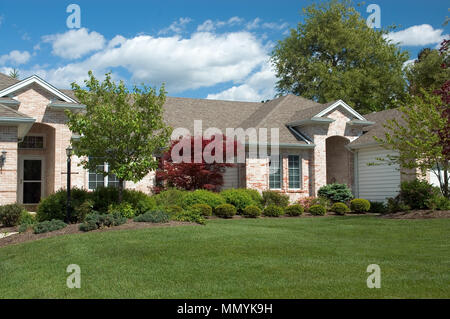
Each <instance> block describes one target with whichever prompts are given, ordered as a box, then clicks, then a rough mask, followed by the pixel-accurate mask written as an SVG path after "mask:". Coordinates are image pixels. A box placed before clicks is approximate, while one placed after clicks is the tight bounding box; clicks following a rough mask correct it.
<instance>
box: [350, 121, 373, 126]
mask: <svg viewBox="0 0 450 319" xmlns="http://www.w3.org/2000/svg"><path fill="white" fill-rule="evenodd" d="M347 124H348V125H355V126H356V125H361V126H369V125H374V124H375V122H371V121H361V120H351V121H348V122H347Z"/></svg>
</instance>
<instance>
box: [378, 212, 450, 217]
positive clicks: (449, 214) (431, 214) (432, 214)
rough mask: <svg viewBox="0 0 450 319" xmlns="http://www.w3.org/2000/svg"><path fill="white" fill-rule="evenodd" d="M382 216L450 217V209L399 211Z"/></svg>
mask: <svg viewBox="0 0 450 319" xmlns="http://www.w3.org/2000/svg"><path fill="white" fill-rule="evenodd" d="M381 217H382V218H390V219H430V218H450V210H435V211H433V210H414V211H410V212H398V213H395V214H386V215H382V216H381Z"/></svg>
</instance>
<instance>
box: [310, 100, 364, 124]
mask: <svg viewBox="0 0 450 319" xmlns="http://www.w3.org/2000/svg"><path fill="white" fill-rule="evenodd" d="M324 106H326V107H325V108H324V109H323V110H321V111H320V112H319V113H317V114H316V115H314V117H323V116H324V115H326V114H328V113H330V112H331V111H333V110H335V109H337V108H338V107H342V108H343V109H345V110H346V111H347V112H349V113H350V114H351V115H353V116H354V117H355V118H356V119H357V120H360V121H365V120H366V119H365V118H364V117H363V116H362V115H361V114H359V113H358V112H356V111H355V110H354V109H353V108H351V107H350V106H349V105H348V104H347V103H345V102H344V101H342V100H338V101H335V102H331V103H328V104H324Z"/></svg>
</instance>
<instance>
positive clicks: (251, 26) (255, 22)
mask: <svg viewBox="0 0 450 319" xmlns="http://www.w3.org/2000/svg"><path fill="white" fill-rule="evenodd" d="M261 21H262V20H261V19H260V18H255V19H254V20H253V21H250V22H249V23H247V29H249V30H253V29H257V28H259V27H260V23H261Z"/></svg>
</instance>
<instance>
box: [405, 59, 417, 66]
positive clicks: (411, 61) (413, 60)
mask: <svg viewBox="0 0 450 319" xmlns="http://www.w3.org/2000/svg"><path fill="white" fill-rule="evenodd" d="M415 61H416V60H415V59H412V60H408V61H406V62H405V63H403V68H406V67H408V66H409V65H410V64H413V63H414V62H415Z"/></svg>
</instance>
